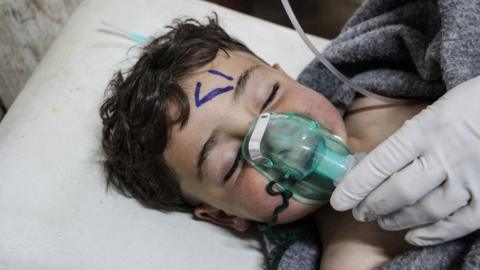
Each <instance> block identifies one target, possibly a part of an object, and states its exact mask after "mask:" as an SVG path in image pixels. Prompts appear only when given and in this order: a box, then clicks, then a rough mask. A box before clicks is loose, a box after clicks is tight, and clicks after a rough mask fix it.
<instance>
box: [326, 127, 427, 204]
mask: <svg viewBox="0 0 480 270" xmlns="http://www.w3.org/2000/svg"><path fill="white" fill-rule="evenodd" d="M420 133H421V131H420V130H419V128H417V124H416V120H415V118H413V119H411V120H409V121H407V122H406V123H405V124H404V125H403V126H402V127H401V128H400V129H399V130H398V131H397V132H395V133H394V134H393V135H392V136H391V137H390V138H389V139H387V140H386V141H384V142H383V143H382V144H380V145H379V146H378V147H377V148H375V149H374V150H373V151H372V152H370V153H369V154H368V155H367V156H366V157H365V158H364V159H363V160H362V161H361V162H360V163H359V164H358V165H357V166H356V167H355V168H353V169H352V171H351V172H350V173H349V174H348V175H346V176H345V177H344V178H343V179H342V181H341V182H340V184H339V185H338V186H337V188H336V189H335V190H334V192H333V194H332V197H331V198H330V204H331V205H332V207H333V208H334V209H335V210H337V211H345V210H348V209H352V208H353V207H355V206H357V205H358V203H359V202H360V201H362V200H363V199H364V198H365V197H366V196H367V195H368V194H369V193H370V192H371V191H372V190H373V189H375V188H376V187H377V186H378V185H379V184H381V183H382V182H383V181H385V179H387V178H388V177H390V175H392V174H393V173H395V172H397V171H398V170H400V169H401V168H403V167H405V166H406V165H407V164H409V163H410V162H412V160H414V159H415V158H417V157H418V156H419V155H420V153H421V151H422V146H423V145H424V144H423V136H421V134H420Z"/></svg>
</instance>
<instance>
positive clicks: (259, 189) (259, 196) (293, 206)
mask: <svg viewBox="0 0 480 270" xmlns="http://www.w3.org/2000/svg"><path fill="white" fill-rule="evenodd" d="M267 185H268V181H267V180H266V178H265V177H263V176H262V175H261V174H260V173H259V172H257V171H256V170H255V169H254V168H253V167H250V166H248V167H246V168H245V169H244V171H243V172H242V174H241V175H240V177H239V178H238V180H237V182H236V183H235V187H236V191H233V192H232V193H233V194H234V196H241V197H239V198H238V197H237V198H236V200H237V201H239V202H240V203H239V206H240V207H239V209H237V211H238V212H237V215H239V216H242V217H244V218H247V219H250V220H255V221H260V222H268V221H270V220H271V219H272V217H273V211H274V210H275V208H276V207H277V206H279V205H280V204H282V200H283V199H282V197H281V196H280V195H278V196H272V195H270V194H268V193H267V191H266V186H267ZM320 206H321V205H306V204H301V203H299V202H297V201H295V200H293V199H290V200H289V207H288V208H287V209H286V210H284V211H283V212H282V213H281V214H280V215H279V220H278V221H279V223H288V222H292V221H295V220H298V219H300V218H303V217H305V216H307V215H308V214H310V213H312V212H313V211H315V210H316V209H318V208H319V207H320Z"/></svg>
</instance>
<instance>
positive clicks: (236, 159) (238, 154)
mask: <svg viewBox="0 0 480 270" xmlns="http://www.w3.org/2000/svg"><path fill="white" fill-rule="evenodd" d="M241 160H242V154H241V149H239V150H238V153H237V156H236V157H235V161H234V162H233V164H232V167H231V168H230V169H229V170H228V172H227V174H226V175H225V177H224V178H223V182H227V181H228V180H230V178H231V177H232V175H233V173H234V172H235V171H236V170H237V167H238V164H240V161H241Z"/></svg>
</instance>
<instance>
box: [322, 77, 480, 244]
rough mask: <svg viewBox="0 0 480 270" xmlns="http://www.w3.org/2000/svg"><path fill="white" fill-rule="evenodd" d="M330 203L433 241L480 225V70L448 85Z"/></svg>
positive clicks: (414, 239) (411, 238) (418, 240)
mask: <svg viewBox="0 0 480 270" xmlns="http://www.w3.org/2000/svg"><path fill="white" fill-rule="evenodd" d="M330 203H331V205H332V207H333V208H334V209H336V210H338V211H344V210H348V209H351V208H353V207H356V208H355V209H354V210H353V215H354V216H355V218H356V219H357V220H359V221H369V220H375V219H378V223H379V224H380V226H381V227H382V228H384V229H386V230H401V229H407V228H413V229H411V230H410V231H409V232H408V233H407V235H406V237H405V239H406V240H407V241H408V242H410V243H411V244H413V245H420V246H424V245H432V244H437V243H441V242H444V241H448V240H451V239H455V238H458V237H461V236H463V235H466V234H468V233H470V232H473V231H475V230H477V229H479V228H480V76H479V77H476V78H474V79H471V80H469V81H467V82H464V83H462V84H460V85H458V86H457V87H455V88H454V89H452V90H450V91H449V92H447V93H446V94H445V95H444V96H443V97H441V98H440V99H439V100H437V101H436V102H435V103H433V104H432V105H430V106H428V107H427V108H426V109H425V110H423V111H422V112H420V113H419V114H418V115H416V116H415V117H414V118H412V119H411V120H408V121H407V122H405V124H404V125H403V126H402V127H401V128H400V129H399V130H398V131H397V132H396V133H395V134H393V135H392V136H391V137H390V138H388V139H387V140H386V141H385V142H383V143H382V144H380V145H379V146H378V147H377V148H375V149H374V150H373V151H372V152H371V153H370V154H368V155H367V156H366V157H365V158H364V159H363V160H362V161H361V162H360V163H359V164H358V165H357V166H356V167H355V168H353V170H352V171H351V172H350V173H349V174H348V175H347V176H346V177H345V178H344V179H343V180H342V181H341V182H340V184H339V185H338V186H337V188H336V189H335V191H334V193H333V195H332V197H331V200H330Z"/></svg>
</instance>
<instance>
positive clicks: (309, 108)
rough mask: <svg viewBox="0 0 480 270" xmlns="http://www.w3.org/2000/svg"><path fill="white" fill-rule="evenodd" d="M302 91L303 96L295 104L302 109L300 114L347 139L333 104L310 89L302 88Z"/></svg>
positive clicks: (342, 123) (341, 120)
mask: <svg viewBox="0 0 480 270" xmlns="http://www.w3.org/2000/svg"><path fill="white" fill-rule="evenodd" d="M302 91H303V93H304V95H303V96H302V98H301V99H299V100H298V102H299V103H298V104H297V106H299V107H300V108H302V109H301V110H302V113H304V114H306V115H308V116H310V117H312V118H314V119H316V120H318V121H319V122H321V123H322V124H324V125H325V126H326V127H327V128H328V129H330V130H331V131H332V132H333V133H335V134H337V135H339V136H340V137H342V138H343V139H344V140H345V139H346V137H347V133H346V128H345V123H344V122H343V119H342V117H341V115H340V114H339V113H338V111H337V109H336V108H335V107H334V106H333V104H332V103H331V102H330V101H328V100H327V99H326V98H325V97H323V96H322V95H320V94H318V93H316V92H315V91H313V90H311V89H308V88H304V89H303V90H302Z"/></svg>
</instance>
